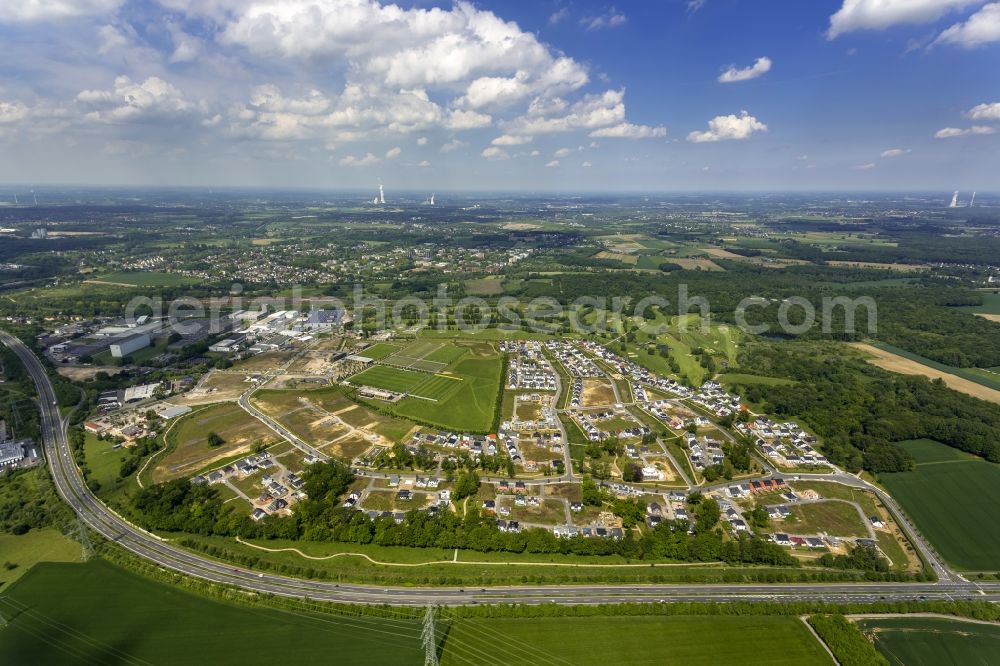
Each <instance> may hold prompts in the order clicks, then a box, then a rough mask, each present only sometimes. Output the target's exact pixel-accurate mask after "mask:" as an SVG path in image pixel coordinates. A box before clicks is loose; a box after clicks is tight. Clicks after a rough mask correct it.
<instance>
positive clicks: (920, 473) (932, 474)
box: [879, 440, 1000, 571]
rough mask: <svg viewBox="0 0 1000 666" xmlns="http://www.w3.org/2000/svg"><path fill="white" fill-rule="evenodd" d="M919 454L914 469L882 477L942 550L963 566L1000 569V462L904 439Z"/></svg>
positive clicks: (947, 556)
mask: <svg viewBox="0 0 1000 666" xmlns="http://www.w3.org/2000/svg"><path fill="white" fill-rule="evenodd" d="M902 445H903V446H904V447H905V448H907V449H908V450H911V451H912V452H913V453H914V456H915V457H916V458H917V467H916V469H915V470H914V471H912V472H901V473H896V474H882V475H881V476H880V477H879V481H881V482H882V484H883V485H884V486H885V487H886V488H887V489H888V491H889V492H890V493H891V494H892V496H893V497H895V498H896V500H897V501H898V502H899V503H900V504H901V505H902V506H903V509H904V510H905V511H906V512H907V513H908V514H909V515H910V517H911V518H912V519H913V520H914V522H916V524H917V527H918V528H919V529H920V531H921V532H923V534H924V535H925V536H926V537H927V538H928V539H929V540H930V541H931V543H932V544H934V547H935V548H936V549H937V550H938V552H939V553H941V555H942V556H943V557H944V558H945V559H946V560H948V561H949V562H951V563H952V564H954V565H955V566H957V567H960V568H962V569H968V570H972V571H995V570H997V569H998V568H1000V561H998V558H997V553H1000V523H998V522H997V521H996V515H995V510H994V507H996V506H997V505H998V503H1000V465H996V464H994V463H989V462H986V461H985V460H981V459H979V458H974V457H971V456H968V455H967V454H963V453H962V452H960V451H957V450H955V449H952V448H951V447H948V446H945V445H944V444H939V443H937V442H931V441H929V440H917V441H915V442H909V443H907V442H903V443H902Z"/></svg>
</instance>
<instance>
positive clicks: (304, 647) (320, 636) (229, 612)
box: [0, 560, 423, 666]
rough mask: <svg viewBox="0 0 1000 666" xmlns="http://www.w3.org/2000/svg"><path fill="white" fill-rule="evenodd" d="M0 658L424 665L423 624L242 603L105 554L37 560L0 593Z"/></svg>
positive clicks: (25, 661)
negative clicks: (128, 567)
mask: <svg viewBox="0 0 1000 666" xmlns="http://www.w3.org/2000/svg"><path fill="white" fill-rule="evenodd" d="M0 612H2V613H3V615H4V617H5V618H6V619H7V621H8V622H9V625H8V626H7V627H6V628H4V629H0V663H2V664H18V666H32V665H34V664H39V665H45V666H49V665H51V664H60V665H64V664H65V665H71V664H72V665H75V664H88V665H94V664H140V663H144V664H284V663H306V664H312V663H315V664H319V663H329V662H330V661H331V655H335V659H334V661H335V662H336V663H341V664H420V663H422V662H423V655H422V652H421V650H420V638H419V637H420V625H419V622H414V621H410V620H396V619H393V620H382V619H375V618H358V617H342V616H335V615H326V614H312V613H302V612H287V611H279V610H272V609H266V608H244V607H239V606H234V605H229V604H226V603H222V602H216V601H213V600H210V599H206V598H203V597H200V596H197V595H194V594H191V593H188V592H185V591H183V590H181V589H179V588H177V587H174V586H171V585H165V584H161V583H158V582H155V581H152V580H148V579H146V578H142V577H140V576H138V575H135V574H132V573H130V572H127V571H124V570H122V569H120V568H118V567H116V566H114V565H112V564H109V563H107V562H105V561H103V560H92V561H91V562H89V563H87V564H42V565H39V566H37V567H35V568H34V569H32V570H31V571H30V572H29V573H28V574H27V575H26V576H24V577H23V578H22V579H21V580H20V581H19V582H18V583H17V584H16V585H15V586H13V587H12V588H11V589H10V590H7V592H6V594H5V595H4V597H3V598H2V599H0Z"/></svg>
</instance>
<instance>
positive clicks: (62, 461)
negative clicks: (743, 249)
mask: <svg viewBox="0 0 1000 666" xmlns="http://www.w3.org/2000/svg"><path fill="white" fill-rule="evenodd" d="M0 341H2V342H3V343H4V344H5V345H6V346H7V347H9V348H10V349H11V350H13V351H14V352H15V353H16V354H17V355H18V357H19V358H20V359H21V361H22V363H23V364H24V366H25V368H26V369H27V371H28V372H29V373H30V375H31V377H32V379H33V381H34V383H35V386H36V387H37V390H38V395H39V403H40V409H41V415H42V434H43V438H44V451H45V457H46V460H47V462H48V465H49V468H50V470H51V473H52V478H53V480H54V482H55V486H56V489H57V491H58V493H59V495H60V496H61V497H62V499H63V500H64V501H65V502H66V503H67V504H68V505H69V506H70V507H71V508H72V509H73V510H74V511H75V512H76V513H77V515H78V516H79V517H80V519H81V520H82V521H83V522H84V523H85V524H86V525H87V526H88V527H89V528H91V529H92V530H94V531H95V532H97V533H99V534H100V535H101V536H103V537H104V538H106V539H108V540H110V541H114V542H116V543H118V544H119V545H120V546H121V547H123V548H125V549H127V550H128V551H130V552H132V553H133V554H135V555H136V556H138V557H141V558H143V559H145V560H148V561H149V562H151V563H153V564H155V565H158V566H160V567H161V568H163V569H164V570H168V571H175V572H178V573H181V574H184V575H188V576H192V577H195V578H199V579H203V580H207V581H212V582H215V583H220V584H226V585H233V586H237V587H240V588H243V589H246V590H251V591H255V592H260V593H270V594H275V595H282V596H290V597H308V598H309V599H312V600H322V601H330V602H342V603H366V604H394V605H412V606H424V605H428V604H437V605H459V604H475V603H525V604H541V603H559V604H596V603H617V602H656V601H748V600H761V601H802V600H823V601H829V602H866V601H878V600H892V601H903V600H914V599H978V600H991V601H997V600H1000V582H990V583H982V584H977V583H972V582H968V581H965V580H964V579H962V578H960V577H958V576H957V575H955V574H953V573H952V572H951V571H950V570H948V569H947V567H946V566H945V565H944V564H943V563H941V562H940V561H939V560H938V559H937V558H936V557H934V556H933V553H932V552H931V551H930V549H929V546H927V545H926V544H925V543H924V541H923V539H920V538H917V539H915V543H917V544H918V547H919V548H920V550H921V552H922V553H923V554H924V555H925V557H928V556H929V557H928V559H929V561H930V562H931V563H932V565H933V566H934V567H935V569H936V570H938V574H939V576H940V577H941V580H940V581H939V582H937V583H834V584H781V585H766V584H749V585H731V584H724V585H694V584H683V585H639V586H636V585H632V586H620V585H594V586H584V585H568V586H515V587H493V588H485V589H464V588H442V587H427V588H416V587H405V588H391V587H390V588H384V587H373V586H367V585H352V584H336V583H331V582H325V581H311V580H303V579H297V578H290V577H287V576H277V575H273V574H269V573H263V572H255V571H246V570H242V569H239V568H234V567H233V566H232V565H230V564H226V563H222V562H218V561H215V560H211V559H208V558H206V557H203V556H201V555H198V554H195V553H192V552H189V551H187V550H184V549H182V548H180V547H178V546H175V545H173V544H171V543H170V542H168V541H165V540H163V539H161V538H160V537H157V536H155V535H153V534H150V533H149V532H147V531H145V530H143V529H142V528H140V527H138V526H136V525H133V524H132V523H130V522H128V521H127V520H125V519H124V518H123V517H121V516H119V515H118V514H117V513H115V512H114V511H113V510H112V509H110V508H109V507H107V506H106V505H105V504H104V503H103V502H101V501H100V500H98V499H97V497H95V496H94V495H93V493H91V492H90V490H89V489H88V488H87V486H86V483H85V482H84V480H83V478H82V475H81V473H80V470H79V469H78V468H77V466H76V464H75V462H74V460H73V456H72V452H71V451H70V447H69V442H68V439H67V436H66V428H67V425H68V423H67V421H66V420H64V419H63V418H62V417H61V416H60V414H59V408H58V405H57V402H56V398H55V393H54V391H53V388H52V384H51V383H50V381H49V379H48V376H47V375H46V373H45V369H44V367H43V366H42V364H41V362H40V361H39V359H38V358H37V357H36V356H35V354H34V353H32V352H31V350H29V349H28V348H27V347H26V346H25V345H24V344H23V343H21V341H20V340H18V339H16V338H14V337H13V336H11V335H9V334H7V333H5V332H2V331H0ZM246 403H249V401H248V400H247V401H246ZM241 404H243V401H241ZM244 408H246V405H244ZM272 427H273V426H272ZM802 476H806V475H802ZM845 476H848V477H850V475H845ZM824 478H825V479H827V480H828V479H829V476H828V475H825V476H824ZM850 478H851V479H853V480H854V483H853V484H852V485H854V484H856V485H858V486H862V485H864V486H865V487H868V486H867V484H864V482H863V481H860V480H859V479H857V478H856V477H850ZM869 489H871V488H870V487H869ZM877 492H879V498H880V499H881V500H882V501H883V502H884V503H885V504H886V506H889V507H890V508H891V509H892V510H893V512H894V513H896V512H897V511H898V508H897V507H895V503H894V502H893V501H892V500H891V498H888V496H886V495H884V493H881V492H880V491H877ZM897 518H900V519H901V518H903V517H902V516H901V515H897ZM901 524H902V525H905V529H906V530H907V531H908V532H911V533H912V534H911V536H912V535H916V534H917V533H916V530H915V528H913V526H912V525H910V524H909V523H908V522H907V521H905V520H904V521H902V522H901Z"/></svg>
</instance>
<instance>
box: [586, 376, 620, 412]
mask: <svg viewBox="0 0 1000 666" xmlns="http://www.w3.org/2000/svg"><path fill="white" fill-rule="evenodd" d="M615 402H616V400H615V390H614V389H613V388H612V387H611V382H609V381H607V380H605V379H584V380H583V395H582V397H581V400H580V404H581V406H583V407H590V406H592V405H613V404H615Z"/></svg>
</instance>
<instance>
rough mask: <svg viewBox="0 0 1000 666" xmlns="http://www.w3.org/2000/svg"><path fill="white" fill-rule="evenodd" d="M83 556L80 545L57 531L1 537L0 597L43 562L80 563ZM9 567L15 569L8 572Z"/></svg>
mask: <svg viewBox="0 0 1000 666" xmlns="http://www.w3.org/2000/svg"><path fill="white" fill-rule="evenodd" d="M82 556H83V549H82V548H81V546H80V544H79V543H77V542H76V541H73V540H72V539H70V538H69V537H68V536H65V535H64V534H62V533H61V532H60V531H59V530H57V529H55V528H54V527H46V528H44V529H34V530H31V531H29V532H28V533H27V534H21V535H14V534H0V560H2V561H3V564H4V566H3V567H2V568H0V595H3V594H4V592H5V590H6V589H7V588H9V587H10V584H11V583H13V582H14V581H16V580H17V579H18V578H20V577H21V576H23V575H24V574H26V573H28V571H29V570H30V569H31V568H32V567H33V566H34V565H36V564H38V563H39V562H79V561H80V560H81V557H82ZM8 563H9V564H12V565H14V566H13V568H8V567H7V566H6V565H7V564H8ZM0 612H3V611H0Z"/></svg>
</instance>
